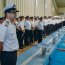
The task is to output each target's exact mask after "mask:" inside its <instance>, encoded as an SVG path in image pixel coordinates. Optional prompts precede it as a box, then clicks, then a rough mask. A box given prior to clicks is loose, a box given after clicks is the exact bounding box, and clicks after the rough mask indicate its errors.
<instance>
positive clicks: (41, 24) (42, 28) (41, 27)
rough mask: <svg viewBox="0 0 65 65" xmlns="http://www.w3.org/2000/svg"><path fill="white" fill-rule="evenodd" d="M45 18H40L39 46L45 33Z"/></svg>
mask: <svg viewBox="0 0 65 65" xmlns="http://www.w3.org/2000/svg"><path fill="white" fill-rule="evenodd" d="M42 19H43V18H42V17H40V20H39V22H38V25H37V28H38V44H39V43H40V42H42V36H43V31H44V23H43V20H42Z"/></svg>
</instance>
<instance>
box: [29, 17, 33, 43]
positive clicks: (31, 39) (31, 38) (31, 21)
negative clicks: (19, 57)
mask: <svg viewBox="0 0 65 65" xmlns="http://www.w3.org/2000/svg"><path fill="white" fill-rule="evenodd" d="M30 23H31V30H30V43H33V35H34V21H33V17H30Z"/></svg>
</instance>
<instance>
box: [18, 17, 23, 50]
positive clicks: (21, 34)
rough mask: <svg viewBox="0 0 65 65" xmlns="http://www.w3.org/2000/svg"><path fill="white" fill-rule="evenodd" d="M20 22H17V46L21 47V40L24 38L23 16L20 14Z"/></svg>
mask: <svg viewBox="0 0 65 65" xmlns="http://www.w3.org/2000/svg"><path fill="white" fill-rule="evenodd" d="M19 18H20V22H19V23H18V26H19V29H20V30H19V34H18V37H19V48H20V49H22V48H23V40H24V21H23V20H24V16H20V17H19Z"/></svg>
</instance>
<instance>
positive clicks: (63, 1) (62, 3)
mask: <svg viewBox="0 0 65 65" xmlns="http://www.w3.org/2000/svg"><path fill="white" fill-rule="evenodd" d="M55 1H56V4H57V6H58V7H65V0H55Z"/></svg>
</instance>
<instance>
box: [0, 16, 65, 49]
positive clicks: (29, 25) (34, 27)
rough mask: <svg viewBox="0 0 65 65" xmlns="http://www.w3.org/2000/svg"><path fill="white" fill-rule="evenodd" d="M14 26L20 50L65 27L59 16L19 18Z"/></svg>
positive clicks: (64, 21)
mask: <svg viewBox="0 0 65 65" xmlns="http://www.w3.org/2000/svg"><path fill="white" fill-rule="evenodd" d="M2 19H3V18H0V23H1V20H2ZM4 19H5V18H4ZM3 21H4V20H3ZM14 24H15V26H16V30H17V32H16V33H17V38H18V41H19V48H20V49H22V48H23V47H26V46H28V45H31V44H33V43H34V42H37V41H38V43H40V42H42V39H43V37H46V36H47V35H49V34H51V33H53V32H55V31H57V30H58V29H59V28H61V27H62V26H65V18H64V17H60V16H53V17H52V16H49V17H46V16H44V17H38V16H37V17H36V16H34V17H29V16H26V17H24V16H20V17H17V18H16V19H15V21H14Z"/></svg>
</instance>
